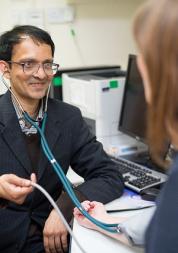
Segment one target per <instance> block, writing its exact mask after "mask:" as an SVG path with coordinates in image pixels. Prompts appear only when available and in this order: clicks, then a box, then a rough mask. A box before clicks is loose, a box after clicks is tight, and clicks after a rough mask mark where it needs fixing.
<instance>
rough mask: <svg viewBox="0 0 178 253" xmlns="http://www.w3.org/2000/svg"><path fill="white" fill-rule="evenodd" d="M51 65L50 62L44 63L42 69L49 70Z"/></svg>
mask: <svg viewBox="0 0 178 253" xmlns="http://www.w3.org/2000/svg"><path fill="white" fill-rule="evenodd" d="M52 65H53V64H52V63H51V62H46V63H44V67H45V68H46V69H50V68H52Z"/></svg>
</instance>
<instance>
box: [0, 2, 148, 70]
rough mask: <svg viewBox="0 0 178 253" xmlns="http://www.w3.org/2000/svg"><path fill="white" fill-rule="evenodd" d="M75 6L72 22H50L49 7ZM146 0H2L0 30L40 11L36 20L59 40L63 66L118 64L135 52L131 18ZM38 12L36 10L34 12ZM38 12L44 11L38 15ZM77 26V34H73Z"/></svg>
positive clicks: (22, 21)
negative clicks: (30, 13) (30, 12)
mask: <svg viewBox="0 0 178 253" xmlns="http://www.w3.org/2000/svg"><path fill="white" fill-rule="evenodd" d="M66 2H67V4H71V6H73V7H74V11H75V18H74V21H73V22H72V23H64V24H51V23H50V22H49V20H48V11H49V10H50V9H51V8H58V7H62V6H63V5H64V4H65V3H66ZM142 2H144V0H124V1H123V0H67V1H65V0H1V8H0V33H2V32H4V31H6V30H8V29H10V28H12V27H13V26H14V25H15V24H17V23H19V24H22V23H26V22H27V23H28V22H30V24H32V23H33V22H34V20H35V18H34V17H33V19H32V21H26V20H29V19H27V14H28V13H29V11H38V17H37V19H36V21H35V22H36V23H37V24H38V23H39V24H40V25H41V26H42V27H43V28H45V29H46V30H47V31H49V32H50V34H51V35H52V38H53V40H54V42H55V44H56V54H55V61H56V62H58V63H59V64H60V66H61V67H78V66H91V65H100V64H102V65H104V64H105V65H106V64H119V65H121V66H122V67H123V68H126V65H127V56H128V54H129V53H134V52H135V50H136V49H135V46H134V41H133V39H132V31H131V27H132V26H131V21H132V17H133V14H134V13H135V10H136V9H137V7H138V6H139V5H140V4H141V3H142ZM34 15H35V12H34ZM39 15H41V16H40V17H41V18H39ZM71 29H74V31H75V36H72V35H71Z"/></svg>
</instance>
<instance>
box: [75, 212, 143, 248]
mask: <svg viewBox="0 0 178 253" xmlns="http://www.w3.org/2000/svg"><path fill="white" fill-rule="evenodd" d="M138 212H140V211H129V212H119V213H112V215H113V216H122V217H123V216H127V217H130V216H132V215H136V214H138ZM73 232H74V234H75V235H76V237H77V239H78V240H79V242H80V244H81V246H82V247H83V249H84V250H85V251H86V253H99V252H102V253H143V252H144V250H143V248H139V247H129V246H126V245H124V244H122V243H120V242H119V241H116V240H114V239H112V238H109V237H108V236H105V235H103V234H101V233H99V232H97V231H94V230H90V229H87V228H84V227H81V226H79V225H78V223H77V221H76V220H74V225H73ZM70 252H71V253H81V251H80V249H79V248H78V247H77V245H76V244H75V242H74V241H73V240H72V242H71V251H70Z"/></svg>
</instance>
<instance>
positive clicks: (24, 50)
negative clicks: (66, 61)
mask: <svg viewBox="0 0 178 253" xmlns="http://www.w3.org/2000/svg"><path fill="white" fill-rule="evenodd" d="M11 61H12V62H18V63H25V62H35V63H39V64H42V63H46V62H52V61H53V57H52V51H51V47H50V45H47V44H45V43H39V42H38V43H36V42H34V41H33V40H32V39H31V38H30V37H27V38H25V39H22V42H21V43H19V44H17V45H15V46H14V48H13V51H12V58H11ZM52 77H53V76H52V75H47V74H46V73H45V72H44V70H43V67H42V65H40V68H39V69H38V70H37V71H36V72H34V73H31V74H28V73H24V71H23V68H22V66H21V65H18V64H15V63H14V64H13V63H12V64H11V67H10V68H9V79H10V83H11V88H12V90H13V91H14V93H15V94H16V96H17V97H18V98H19V100H20V101H21V102H22V101H23V102H25V103H33V102H34V101H36V102H38V101H39V100H40V99H41V98H43V97H44V96H45V94H46V91H47V89H48V87H49V85H50V82H51V79H52Z"/></svg>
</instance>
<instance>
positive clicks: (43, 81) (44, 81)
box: [27, 78, 50, 84]
mask: <svg viewBox="0 0 178 253" xmlns="http://www.w3.org/2000/svg"><path fill="white" fill-rule="evenodd" d="M27 83H28V84H35V83H41V84H50V82H49V81H48V80H46V79H45V80H44V79H43V80H41V79H39V78H35V79H34V78H33V79H31V80H29V81H28V82H27Z"/></svg>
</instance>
